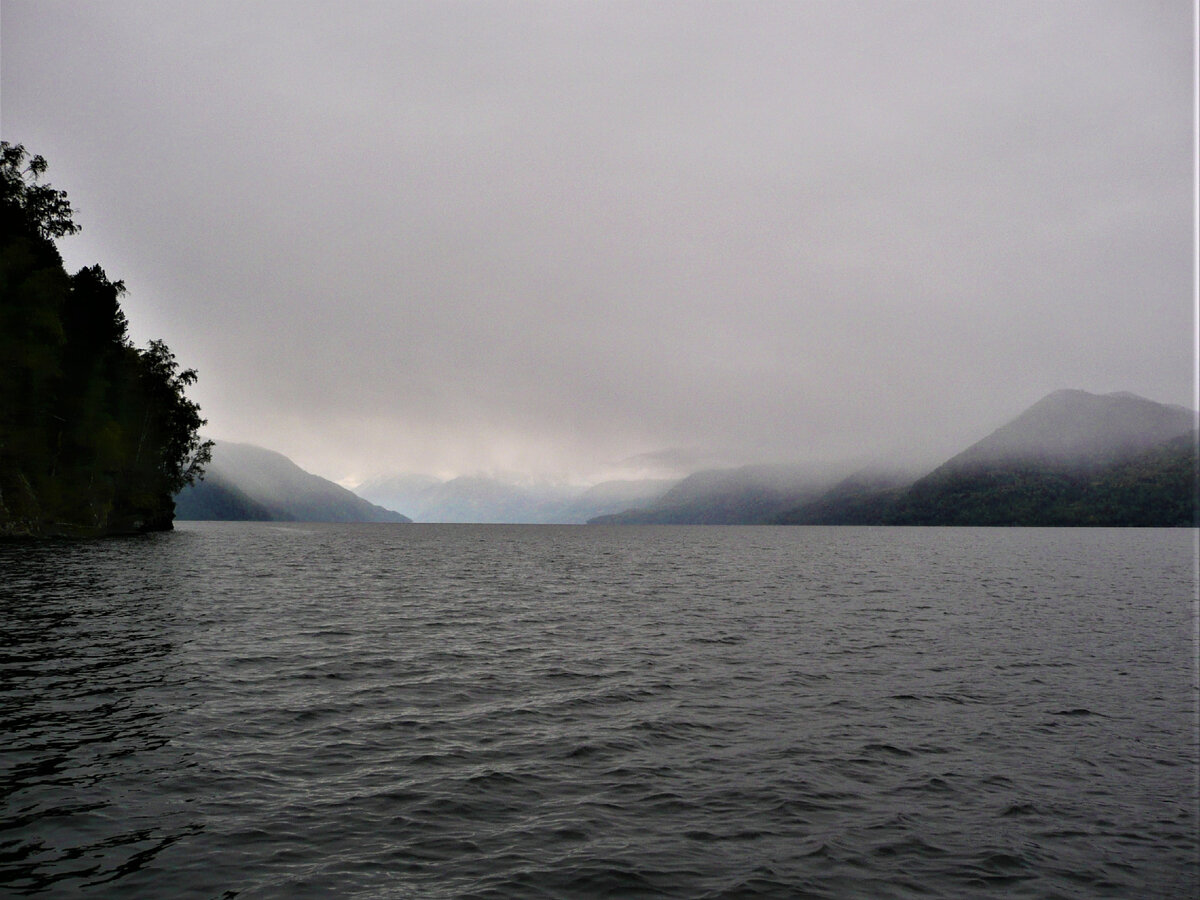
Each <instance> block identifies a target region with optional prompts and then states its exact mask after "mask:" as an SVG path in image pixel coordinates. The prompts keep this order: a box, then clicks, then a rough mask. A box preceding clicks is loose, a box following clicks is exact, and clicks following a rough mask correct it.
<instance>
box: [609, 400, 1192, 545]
mask: <svg viewBox="0 0 1200 900" xmlns="http://www.w3.org/2000/svg"><path fill="white" fill-rule="evenodd" d="M1196 446H1197V416H1196V413H1195V412H1194V411H1193V410H1189V409H1187V408H1185V407H1182V406H1172V405H1167V404H1161V403H1155V402H1154V401H1152V400H1147V399H1145V398H1144V397H1138V396H1137V395H1135V394H1129V393H1125V392H1120V393H1113V394H1102V395H1098V394H1090V393H1087V392H1085V391H1078V390H1062V391H1056V392H1054V393H1052V394H1050V395H1048V396H1047V397H1045V398H1043V399H1042V400H1040V401H1039V402H1037V403H1036V404H1034V405H1033V406H1032V407H1030V408H1029V409H1027V410H1026V411H1025V412H1023V413H1022V414H1021V415H1019V416H1017V418H1015V419H1013V420H1012V421H1011V422H1009V423H1007V424H1006V425H1004V426H1002V427H1001V428H998V429H997V430H996V431H994V432H992V433H991V434H990V435H987V436H986V437H984V438H983V439H981V440H980V441H978V442H976V443H975V444H972V445H971V446H970V447H967V448H966V449H965V450H963V451H962V452H961V453H959V454H957V455H955V456H954V457H952V458H950V459H948V460H946V461H945V462H944V463H942V464H941V465H940V466H938V467H936V468H935V469H933V470H932V471H930V472H928V473H926V474H924V475H922V476H921V477H915V476H914V475H913V474H911V473H905V472H902V471H890V470H888V469H886V468H872V469H865V470H861V471H859V472H855V473H853V474H850V475H849V476H847V477H845V478H842V479H840V480H837V481H835V482H834V483H832V484H828V483H827V484H822V483H821V479H820V478H810V479H809V480H808V481H805V480H804V478H803V477H801V475H800V474H799V473H797V475H796V477H793V478H792V479H791V480H790V481H789V480H787V479H783V480H781V479H780V478H779V473H778V472H775V473H768V472H766V471H764V469H763V467H746V468H742V469H733V470H723V471H713V472H705V473H698V474H696V475H692V476H690V477H689V478H687V479H685V480H684V481H683V482H681V483H680V484H679V485H678V486H677V487H676V488H673V489H672V490H671V491H668V492H667V493H666V494H665V495H664V496H662V497H660V498H659V499H658V500H657V501H655V502H654V503H652V504H649V505H648V506H646V507H644V508H641V509H634V510H627V511H625V512H622V513H620V514H617V515H612V516H604V517H598V518H595V519H593V520H591V522H592V523H593V524H656V523H674V524H714V523H721V524H796V525H1113V526H1117V525H1147V526H1179V525H1184V526H1190V525H1195V524H1197V506H1198V504H1197V454H1196Z"/></svg>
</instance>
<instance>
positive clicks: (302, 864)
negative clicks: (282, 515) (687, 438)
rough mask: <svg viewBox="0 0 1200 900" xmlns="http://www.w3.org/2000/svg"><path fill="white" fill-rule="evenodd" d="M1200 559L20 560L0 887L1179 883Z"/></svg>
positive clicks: (720, 538) (1130, 550) (142, 543)
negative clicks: (1196, 569)
mask: <svg viewBox="0 0 1200 900" xmlns="http://www.w3.org/2000/svg"><path fill="white" fill-rule="evenodd" d="M1195 540H1196V537H1195V532H1194V531H1190V530H1174V531H1167V530H1164V531H1158V530H1141V529H1127V530H1105V529H1078V530H1077V529H965V528H964V529H949V528H947V529H933V528H931V529H900V528H891V529H886V528H879V529H874V528H746V527H741V528H711V527H710V528H685V527H679V528H672V527H646V528H639V527H614V528H600V527H553V526H551V527H529V526H391V525H369V526H355V525H274V524H265V523H264V524H250V523H246V524H243V523H180V524H179V526H178V530H177V531H176V532H175V533H173V534H165V535H155V536H148V537H143V538H134V539H127V540H113V541H103V542H95V543H86V544H67V543H45V544H37V545H20V544H16V545H5V546H0V614H2V616H3V619H2V621H3V623H4V627H3V636H2V638H0V725H2V731H0V733H2V734H3V735H4V737H5V740H4V745H3V747H0V790H2V791H3V797H4V800H3V803H4V807H3V808H4V816H3V824H2V826H0V892H7V893H9V894H13V895H23V894H39V893H40V894H42V895H44V896H77V895H84V896H92V895H94V896H104V897H146V896H179V897H233V896H237V897H240V898H243V897H244V898H252V897H253V898H258V897H326V896H354V897H435V898H436V897H538V896H542V897H564V896H624V897H679V898H695V897H747V896H762V897H830V898H832V897H918V896H920V897H962V896H996V897H1000V896H1017V897H1022V896H1024V897H1103V896H1111V897H1183V896H1193V895H1195V893H1196V890H1197V879H1198V877H1200V876H1198V868H1197V859H1196V857H1197V840H1198V837H1200V828H1198V819H1197V772H1198V759H1197V744H1196V740H1197V738H1196V735H1197V731H1196V729H1197V707H1196V703H1197V700H1196V698H1197V674H1196V655H1195V654H1196V618H1195V613H1196V600H1195V598H1196V573H1195V569H1194V566H1195Z"/></svg>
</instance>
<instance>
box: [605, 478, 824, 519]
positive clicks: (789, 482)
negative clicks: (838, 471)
mask: <svg viewBox="0 0 1200 900" xmlns="http://www.w3.org/2000/svg"><path fill="white" fill-rule="evenodd" d="M834 481H835V475H834V474H833V472H831V471H828V470H823V469H822V468H819V467H813V466H783V465H774V466H770V465H764V466H741V467H739V468H736V469H707V470H704V471H702V472H697V473H695V474H693V475H689V476H688V477H687V478H684V479H683V480H682V481H680V482H679V483H678V484H676V485H675V486H674V487H673V488H671V489H670V490H669V491H667V492H666V493H665V494H663V495H662V496H661V497H659V498H658V499H657V500H655V501H654V502H653V503H652V504H651V505H649V506H648V507H645V508H643V509H627V510H625V511H623V512H620V513H616V514H613V515H607V516H598V517H596V518H593V519H590V520H589V524H591V525H746V524H754V523H761V522H765V521H768V520H769V519H771V518H772V517H774V516H776V515H779V514H780V513H782V512H784V511H785V510H787V509H789V508H791V507H794V506H796V505H797V504H800V503H803V502H805V501H807V500H812V499H815V498H816V497H818V496H820V495H821V493H823V492H824V491H825V490H827V489H828V488H829V487H830V486H831V485H832V484H833V483H834Z"/></svg>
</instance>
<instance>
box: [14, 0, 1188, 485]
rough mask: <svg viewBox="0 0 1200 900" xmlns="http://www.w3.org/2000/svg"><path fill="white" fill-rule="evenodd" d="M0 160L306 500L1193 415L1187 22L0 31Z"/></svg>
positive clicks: (709, 14) (744, 19)
mask: <svg viewBox="0 0 1200 900" xmlns="http://www.w3.org/2000/svg"><path fill="white" fill-rule="evenodd" d="M3 16H4V30H3V42H4V43H3V48H2V49H3V60H2V65H3V70H2V72H0V75H2V78H3V87H4V110H3V111H4V117H3V135H4V137H5V139H8V140H17V141H22V142H24V143H26V144H27V146H29V147H30V148H31V149H32V150H34V151H35V152H39V153H43V154H44V155H46V156H47V158H48V159H49V160H50V163H51V170H50V176H51V180H52V181H53V182H54V183H55V184H56V185H58V186H60V187H63V188H66V189H67V190H68V191H69V192H70V193H71V196H72V198H73V199H74V200H75V201H76V202H77V205H78V206H79V209H80V216H79V217H80V219H81V221H82V222H83V225H84V228H85V232H84V235H82V236H81V237H78V238H75V239H72V241H70V242H66V243H64V247H63V249H64V253H65V254H66V255H67V256H68V260H69V261H70V262H73V263H74V264H76V265H82V264H85V263H90V262H93V261H97V260H98V261H100V262H101V263H102V264H103V265H105V266H106V268H107V269H108V270H109V271H110V273H111V274H113V275H114V276H115V277H122V278H124V279H125V280H126V281H127V283H128V284H129V287H130V291H131V293H130V298H129V304H128V307H129V314H130V317H131V319H132V320H133V323H134V326H135V333H137V334H138V335H139V336H140V337H143V338H146V337H151V336H159V335H161V336H163V337H165V338H166V339H167V340H168V342H169V343H170V344H171V345H172V346H173V347H174V348H175V349H176V351H177V352H178V354H179V355H180V357H181V359H183V360H184V361H185V363H187V364H189V365H195V366H196V367H197V368H199V369H200V372H201V382H200V384H199V385H198V386H197V397H198V398H199V399H200V401H201V403H202V404H203V405H204V407H205V410H206V413H207V414H208V417H209V419H210V421H211V423H212V425H211V427H212V428H213V430H214V433H217V434H219V435H221V436H224V437H227V438H231V439H236V440H247V441H255V442H258V443H262V444H264V445H267V446H270V447H273V448H275V449H278V450H281V451H283V452H285V453H288V454H289V455H291V456H293V457H294V458H296V459H297V460H298V461H301V462H303V463H307V464H308V465H310V466H311V467H312V468H314V470H316V471H319V472H321V473H322V474H325V475H329V476H331V477H341V476H343V475H360V476H361V475H366V474H369V473H371V472H373V471H387V470H413V471H429V472H435V473H438V474H442V475H450V474H457V473H463V472H472V471H476V470H494V469H501V468H503V469H511V470H518V471H522V470H523V471H526V472H528V473H529V474H538V473H551V472H561V473H572V474H579V473H583V474H586V473H587V472H589V471H596V472H599V471H601V470H604V467H605V466H607V465H609V464H610V463H611V461H613V460H622V459H626V458H628V457H631V456H635V455H637V454H642V453H652V452H655V451H660V450H664V449H669V448H681V447H682V448H692V450H694V451H695V452H697V453H699V454H701V455H707V456H709V457H710V458H720V459H725V460H728V461H730V462H754V461H775V460H784V459H799V458H804V457H821V458H827V457H830V456H841V455H863V456H869V455H872V454H882V453H887V452H889V451H892V450H893V449H895V450H898V451H903V452H913V453H920V452H925V453H929V454H937V453H940V452H950V451H953V450H955V449H957V448H958V447H959V446H961V445H962V443H964V442H967V441H970V440H973V439H975V438H977V437H978V436H980V435H981V434H982V433H985V432H986V431H987V430H990V428H992V427H995V425H997V424H999V423H1000V422H1001V421H1003V420H1004V419H1005V418H1006V417H1008V416H1011V415H1012V414H1014V413H1016V412H1018V411H1019V410H1020V409H1021V408H1023V407H1024V406H1026V405H1028V404H1030V403H1032V402H1033V401H1034V400H1036V399H1038V398H1039V397H1040V396H1042V395H1043V394H1045V393H1047V392H1049V391H1051V390H1053V389H1056V388H1059V387H1079V388H1084V389H1088V390H1094V391H1109V390H1119V389H1128V390H1133V391H1136V392H1138V393H1142V394H1145V395H1146V396H1149V397H1152V398H1154V399H1157V400H1163V401H1169V402H1180V403H1191V402H1192V386H1191V382H1192V350H1193V341H1192V336H1191V327H1192V286H1191V278H1192V259H1191V257H1192V242H1191V235H1192V230H1191V224H1192V223H1191V218H1192V199H1191V198H1192V161H1191V159H1192V133H1193V127H1194V125H1193V121H1192V113H1191V109H1192V100H1191V97H1192V94H1191V91H1192V87H1191V84H1192V44H1191V33H1192V28H1191V22H1192V10H1191V6H1190V5H1189V4H1186V3H1161V4H1148V3H1147V4H1125V3H1118V4H1108V3H1066V2H1063V3H1054V2H1051V3H1045V2H1038V3H1011V4H965V3H957V2H931V3H922V4H911V3H892V2H869V3H866V2H864V3H849V4H828V3H818V2H812V3H803V2H802V3H765V4H754V5H752V6H747V5H745V4H740V3H732V2H731V3H706V4H682V3H679V4H676V3H665V4H646V3H634V2H630V3H617V4H557V3H550V4H536V3H503V2H499V3H491V2H488V3H473V4H440V3H424V2H422V3H407V4H391V3H367V2H354V3H349V4H338V5H332V4H317V3H314V4H297V3H286V4H276V3H255V4H252V5H249V6H247V5H245V4H236V5H235V4H228V3H210V4H200V5H197V4H183V3H174V2H169V3H125V2H110V3H105V4H87V3H73V2H68V3H62V4H17V3H5V4H4V6H3Z"/></svg>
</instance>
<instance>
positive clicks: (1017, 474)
mask: <svg viewBox="0 0 1200 900" xmlns="http://www.w3.org/2000/svg"><path fill="white" fill-rule="evenodd" d="M1196 460H1197V457H1196V436H1195V435H1194V434H1191V435H1188V434H1185V435H1180V436H1179V437H1177V438H1174V439H1172V440H1170V441H1167V442H1165V443H1163V444H1161V445H1160V446H1158V447H1154V448H1152V449H1150V450H1147V451H1145V452H1142V453H1138V454H1135V455H1133V456H1130V457H1127V458H1126V459H1123V460H1120V461H1117V462H1113V463H1108V464H1106V465H1103V466H1099V467H1095V468H1090V469H1089V468H1083V469H1080V468H1075V469H1072V468H1066V467H1054V466H1035V465H1015V464H1014V465H999V464H996V465H991V466H986V467H979V468H971V469H966V470H963V471H957V472H935V473H933V474H931V475H930V476H928V477H926V478H923V479H921V480H920V481H918V482H917V483H916V484H915V485H913V487H912V489H911V490H910V491H909V492H908V493H907V494H905V495H904V496H903V497H902V498H900V500H899V501H898V502H897V503H896V504H895V505H894V506H893V507H892V508H891V509H890V510H889V511H888V512H887V513H885V515H884V516H883V518H882V521H883V522H884V523H885V524H889V525H1084V526H1087V525H1093V526H1101V525H1103V526H1150V527H1180V526H1184V527H1187V526H1195V525H1196V524H1197V476H1196V472H1197V469H1196V466H1197V462H1196Z"/></svg>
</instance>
